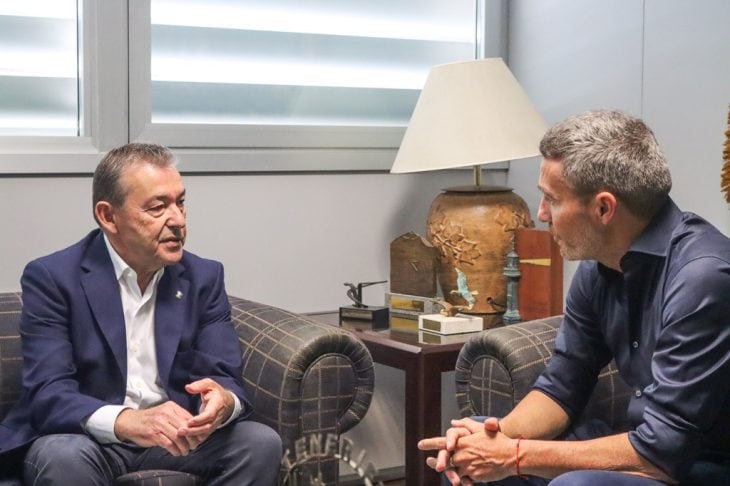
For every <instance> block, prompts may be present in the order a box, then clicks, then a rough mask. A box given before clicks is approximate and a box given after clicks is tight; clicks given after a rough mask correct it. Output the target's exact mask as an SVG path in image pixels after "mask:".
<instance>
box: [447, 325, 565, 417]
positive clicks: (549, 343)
mask: <svg viewBox="0 0 730 486" xmlns="http://www.w3.org/2000/svg"><path fill="white" fill-rule="evenodd" d="M561 322H562V317H561V316H555V317H549V318H546V319H538V320H534V321H528V322H521V323H519V324H513V325H510V326H504V327H497V328H494V329H489V330H487V331H484V332H482V333H479V334H477V335H475V336H472V337H471V338H470V339H469V340H468V341H467V342H466V344H464V347H463V348H461V352H460V353H459V357H458V359H457V361H456V376H455V379H456V401H457V403H458V405H459V410H460V412H461V415H462V416H463V417H469V416H475V415H484V416H493V417H503V416H505V415H506V414H507V413H509V411H510V410H512V408H514V406H515V405H516V404H517V403H518V402H519V401H520V400H522V398H524V396H525V395H527V392H529V391H530V388H531V387H532V384H533V383H534V382H535V380H536V379H537V377H538V376H539V374H540V373H541V372H542V371H543V370H544V369H545V365H546V364H547V362H548V361H549V360H550V357H551V356H552V354H553V348H554V346H555V336H556V335H557V331H558V327H560V323H561Z"/></svg>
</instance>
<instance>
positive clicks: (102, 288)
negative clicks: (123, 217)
mask: <svg viewBox="0 0 730 486" xmlns="http://www.w3.org/2000/svg"><path fill="white" fill-rule="evenodd" d="M81 267H82V268H83V269H84V270H86V273H85V274H84V275H83V276H82V277H81V287H82V288H83V289H84V293H85V294H86V300H87V302H88V303H89V307H90V308H91V312H92V314H93V315H94V319H95V320H96V323H97V324H98V326H99V328H100V329H101V332H102V334H104V338H105V339H106V341H107V343H108V344H109V347H110V348H111V350H112V353H113V355H114V359H115V360H116V362H117V364H118V366H119V369H120V371H121V372H122V376H127V336H126V331H125V325H124V310H123V309H122V298H121V297H120V294H119V283H118V282H117V277H116V275H115V274H114V266H113V265H112V261H111V259H110V257H109V252H108V251H107V249H106V245H105V243H104V238H103V235H102V233H101V232H99V233H98V235H97V236H96V238H94V240H93V241H92V242H91V244H90V245H89V248H88V250H87V252H86V255H84V259H83V260H82V262H81Z"/></svg>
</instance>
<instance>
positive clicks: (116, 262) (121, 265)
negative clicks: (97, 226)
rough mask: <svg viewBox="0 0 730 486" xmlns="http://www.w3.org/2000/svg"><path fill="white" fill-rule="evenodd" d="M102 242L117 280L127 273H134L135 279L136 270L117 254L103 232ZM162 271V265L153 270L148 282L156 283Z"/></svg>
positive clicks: (154, 284) (163, 269)
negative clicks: (150, 279) (153, 272)
mask: <svg viewBox="0 0 730 486" xmlns="http://www.w3.org/2000/svg"><path fill="white" fill-rule="evenodd" d="M104 243H105V244H106V249H107V251H108V252H109V257H111V260H112V265H113V266H114V275H116V277H117V281H119V280H121V279H122V278H123V277H124V275H125V274H127V273H131V274H132V275H134V277H135V280H136V277H137V272H135V271H134V269H133V268H132V267H130V266H129V264H127V262H125V261H124V259H123V258H122V257H121V256H119V253H117V251H116V250H115V249H114V247H113V246H112V244H111V242H110V241H109V238H108V237H107V236H106V233H104ZM164 271H165V267H162V268H160V269H159V270H157V272H155V275H154V276H153V277H152V281H151V282H150V283H151V284H152V285H153V286H156V285H157V282H158V281H159V280H160V277H161V276H162V274H163V272H164Z"/></svg>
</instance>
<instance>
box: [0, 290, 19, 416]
mask: <svg viewBox="0 0 730 486" xmlns="http://www.w3.org/2000/svg"><path fill="white" fill-rule="evenodd" d="M21 308H22V301H21V300H20V293H0V418H2V417H4V416H5V414H6V413H7V411H8V410H9V409H10V407H11V406H12V405H13V403H15V401H16V400H17V399H18V398H19V397H20V378H21V376H20V375H21V370H22V357H21V353H20V335H19V334H18V321H19V320H20V310H21Z"/></svg>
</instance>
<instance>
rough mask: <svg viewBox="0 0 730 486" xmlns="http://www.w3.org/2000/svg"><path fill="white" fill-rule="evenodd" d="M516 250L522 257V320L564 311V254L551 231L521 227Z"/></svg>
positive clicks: (520, 287) (520, 299) (516, 237)
mask: <svg viewBox="0 0 730 486" xmlns="http://www.w3.org/2000/svg"><path fill="white" fill-rule="evenodd" d="M515 251H516V252H517V255H518V256H519V258H520V273H521V274H522V276H521V277H520V283H519V310H520V317H522V320H523V321H529V320H530V319H538V318H541V317H548V316H554V315H557V314H562V313H563V257H562V256H560V249H559V248H558V245H557V244H556V243H555V241H554V240H553V237H552V236H551V235H550V232H549V231H547V230H542V229H535V228H519V229H517V231H516V235H515Z"/></svg>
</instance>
